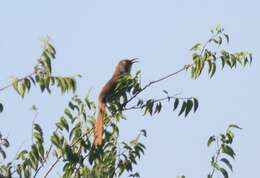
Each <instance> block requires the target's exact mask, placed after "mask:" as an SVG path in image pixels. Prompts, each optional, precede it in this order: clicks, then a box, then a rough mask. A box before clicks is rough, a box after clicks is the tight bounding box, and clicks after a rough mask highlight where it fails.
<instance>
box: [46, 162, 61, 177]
mask: <svg viewBox="0 0 260 178" xmlns="http://www.w3.org/2000/svg"><path fill="white" fill-rule="evenodd" d="M59 160H60V158H57V160H56V161H55V162H54V163H53V164H52V165H51V167H50V168H49V170H48V171H47V172H46V174H45V175H44V176H43V177H44V178H46V177H47V176H48V174H49V173H50V172H51V171H52V169H53V168H54V167H55V165H56V164H58V162H59Z"/></svg>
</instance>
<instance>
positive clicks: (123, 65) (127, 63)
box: [94, 58, 137, 145]
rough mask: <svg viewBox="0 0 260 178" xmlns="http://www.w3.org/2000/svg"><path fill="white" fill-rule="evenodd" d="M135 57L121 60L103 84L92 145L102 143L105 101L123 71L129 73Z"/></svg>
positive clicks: (112, 91) (111, 93)
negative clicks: (110, 76)
mask: <svg viewBox="0 0 260 178" xmlns="http://www.w3.org/2000/svg"><path fill="white" fill-rule="evenodd" d="M136 59H137V58H134V59H131V60H129V59H124V60H121V61H120V62H119V63H118V64H117V66H116V68H115V71H114V73H113V75H112V78H111V79H110V80H108V82H107V83H106V84H105V85H104V86H103V88H102V90H101V92H100V93H99V96H98V115H97V120H96V124H95V130H94V145H101V144H102V141H103V139H102V137H103V125H104V115H105V106H106V105H105V103H106V102H109V101H108V99H109V98H110V97H111V96H112V95H113V93H114V89H115V86H116V82H117V81H118V79H119V78H120V77H121V76H122V75H123V74H125V73H130V71H131V67H132V64H133V63H135V62H137V61H136Z"/></svg>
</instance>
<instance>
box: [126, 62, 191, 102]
mask: <svg viewBox="0 0 260 178" xmlns="http://www.w3.org/2000/svg"><path fill="white" fill-rule="evenodd" d="M191 66H193V64H188V65H185V66H184V67H182V68H181V69H180V70H178V71H176V72H174V73H171V74H169V75H166V76H164V77H162V78H160V79H157V80H154V81H151V82H150V83H148V84H147V85H145V86H144V87H143V88H141V89H140V90H139V91H138V92H136V93H135V94H134V95H133V96H132V97H131V98H130V99H129V100H127V101H126V102H125V103H123V104H122V105H123V106H126V105H127V104H128V103H129V102H130V101H132V100H133V99H134V98H135V97H136V96H137V95H139V94H140V93H141V92H143V91H144V90H145V89H147V88H148V87H150V86H151V85H153V84H155V83H158V82H161V81H163V80H166V79H168V78H170V77H172V76H174V75H177V74H178V73H180V72H182V71H184V70H187V69H189V68H190V67H191Z"/></svg>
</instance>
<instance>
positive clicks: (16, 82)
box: [13, 78, 20, 94]
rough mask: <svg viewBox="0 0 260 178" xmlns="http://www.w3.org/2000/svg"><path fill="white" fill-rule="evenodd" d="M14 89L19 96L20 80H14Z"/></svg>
mask: <svg viewBox="0 0 260 178" xmlns="http://www.w3.org/2000/svg"><path fill="white" fill-rule="evenodd" d="M13 88H14V89H15V91H17V93H18V94H20V92H19V90H18V79H17V78H15V79H13Z"/></svg>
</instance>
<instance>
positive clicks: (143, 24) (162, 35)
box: [0, 0, 260, 178]
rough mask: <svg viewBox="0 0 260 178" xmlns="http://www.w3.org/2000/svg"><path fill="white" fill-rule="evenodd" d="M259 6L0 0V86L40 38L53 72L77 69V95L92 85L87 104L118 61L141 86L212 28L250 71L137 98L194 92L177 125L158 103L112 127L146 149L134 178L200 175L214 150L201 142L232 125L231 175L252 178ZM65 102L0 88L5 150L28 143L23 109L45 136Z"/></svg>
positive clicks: (22, 70) (165, 0)
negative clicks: (192, 106)
mask: <svg viewBox="0 0 260 178" xmlns="http://www.w3.org/2000/svg"><path fill="white" fill-rule="evenodd" d="M259 7H260V3H259V2H258V1H257V0H247V1H242V0H229V1H225V0H219V1H212V0H193V1H188V0H160V1H155V0H142V1H141V0H128V1H126V0H125V1H122V0H106V1H105V0H103V1H101V0H95V1H88V0H85V1H84V0H77V1H66V0H56V1H54V0H45V1H35V0H27V1H26V0H24V1H14V0H9V1H1V2H0V24H1V25H0V54H1V57H0V61H1V65H0V85H1V86H2V85H4V84H8V83H9V81H10V76H18V77H19V76H23V75H26V74H28V73H30V72H31V70H32V66H33V65H34V64H35V63H36V60H37V57H38V56H39V54H40V48H39V39H40V38H41V37H43V36H46V35H49V36H50V37H51V38H52V41H53V43H54V46H55V47H56V50H57V60H55V62H54V63H53V65H54V73H55V74H56V75H61V74H64V75H73V74H78V73H80V74H81V75H82V76H83V78H81V79H80V80H79V86H78V93H79V95H80V96H82V97H83V96H85V94H86V93H87V92H88V90H89V89H92V90H91V91H92V92H91V94H92V98H93V99H96V97H97V94H98V92H99V90H100V87H101V86H102V85H103V84H104V83H105V82H106V80H107V79H108V78H109V77H110V75H111V73H112V71H113V70H114V66H115V64H116V63H117V62H118V60H120V59H121V58H125V57H139V58H140V63H138V64H137V65H135V66H134V68H133V70H134V71H136V70H139V69H141V70H142V81H143V82H149V81H150V80H154V79H157V78H159V77H161V76H163V75H165V74H168V73H171V72H174V71H176V70H178V69H180V68H181V67H182V66H183V65H184V64H186V63H189V62H190V61H191V57H190V51H189V49H190V47H191V46H192V45H193V44H195V43H196V42H204V41H205V40H207V38H208V37H209V35H210V34H209V29H210V28H211V27H213V26H215V25H216V24H222V26H223V27H224V28H225V30H226V32H227V33H228V34H229V35H230V41H231V42H230V45H229V47H228V49H230V50H232V51H239V50H249V51H251V52H253V54H254V62H253V64H252V66H251V67H247V68H244V69H242V68H238V69H236V70H232V71H231V70H224V71H223V72H220V71H218V72H217V74H216V75H215V77H214V78H213V79H209V78H208V77H207V76H206V75H203V76H202V77H200V78H199V79H198V80H195V81H194V80H191V79H190V75H189V73H185V72H184V73H181V74H179V75H177V76H176V77H174V78H171V79H169V80H167V81H164V82H163V83H161V84H159V85H157V86H154V87H152V88H150V89H148V90H147V91H146V93H145V96H152V97H161V96H163V93H162V92H161V91H162V90H163V89H166V90H168V91H169V92H170V93H171V94H175V93H179V92H181V93H182V95H183V96H195V97H197V98H198V99H199V103H200V107H199V109H198V111H197V113H196V114H192V115H190V116H189V117H188V118H187V119H182V118H179V117H177V113H175V112H172V109H171V107H168V106H167V104H166V105H165V106H166V107H165V108H163V111H162V113H161V114H160V115H159V116H155V117H153V118H149V117H145V118H144V117H142V114H141V113H139V112H136V111H130V112H129V113H127V116H128V117H129V119H128V120H127V121H123V122H122V123H121V129H122V131H121V134H122V135H121V137H122V138H123V139H130V138H133V137H134V136H135V135H136V133H137V132H138V130H140V129H146V130H147V132H148V138H147V139H145V140H144V142H145V144H146V146H147V150H146V152H145V156H143V157H142V159H141V160H140V162H139V164H138V166H137V167H136V170H137V171H139V172H140V173H141V177H144V178H157V177H161V178H174V177H176V176H177V175H182V174H184V175H186V176H187V178H197V177H206V175H207V173H208V172H209V171H210V167H209V162H210V157H211V155H212V154H213V151H214V150H212V149H207V147H206V141H207V138H208V137H209V136H210V135H212V134H215V133H216V134H218V133H221V132H223V131H224V130H225V128H226V126H227V125H228V124H230V123H236V124H238V125H240V126H241V127H242V128H243V130H242V131H238V132H236V138H237V139H236V141H235V143H234V149H235V151H236V152H237V159H236V161H235V162H233V165H234V170H235V171H234V173H233V175H232V176H231V177H236V178H245V177H257V176H258V175H259V170H258V169H259V161H258V160H259V159H260V155H259V150H260V142H259V132H260V130H259V126H260V121H259V117H258V115H259V113H258V111H259V104H258V103H259V102H258V100H260V95H259V91H260V86H259V76H260V71H259V66H260V64H259V61H258V57H259V53H258V51H259V40H260V37H259V32H260V25H259V18H260V12H259ZM71 96H72V94H66V95H64V96H62V95H61V94H60V93H59V92H58V91H56V90H55V92H54V93H53V94H52V95H48V94H43V95H42V94H41V93H40V91H39V89H36V88H34V89H32V91H31V92H30V94H29V95H26V97H25V99H21V98H20V97H19V96H18V95H17V94H16V93H15V92H14V91H13V90H12V89H9V90H6V91H4V92H2V93H1V95H0V97H1V98H0V100H1V102H3V103H4V104H5V110H4V113H2V114H0V120H1V125H0V131H1V132H2V133H3V134H4V135H8V136H9V138H10V141H11V146H12V148H11V149H10V151H9V153H10V154H14V152H15V151H17V149H18V148H19V147H20V146H21V145H22V146H26V145H28V144H30V141H31V122H32V119H33V113H32V112H31V111H30V107H31V106H32V105H33V104H36V105H37V107H38V108H39V112H40V114H39V117H38V118H37V121H38V122H39V123H41V124H42V126H43V129H44V132H45V133H46V134H50V133H51V130H52V129H53V128H54V123H55V122H56V120H57V119H58V117H59V116H61V115H62V113H63V109H64V107H65V106H66V104H67V102H68V101H69V99H70V97H71ZM11 158H12V157H11ZM57 171H59V170H57ZM54 175H56V174H54Z"/></svg>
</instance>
